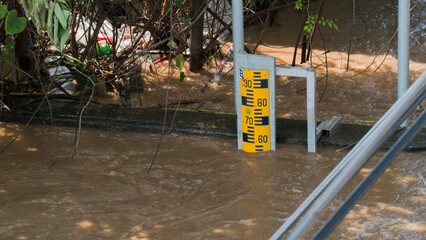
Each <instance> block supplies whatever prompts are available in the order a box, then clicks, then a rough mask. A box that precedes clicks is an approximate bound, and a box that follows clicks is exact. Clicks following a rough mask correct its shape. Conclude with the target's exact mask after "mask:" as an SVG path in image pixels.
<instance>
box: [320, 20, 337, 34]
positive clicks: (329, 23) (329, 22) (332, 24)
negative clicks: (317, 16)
mask: <svg viewBox="0 0 426 240" xmlns="http://www.w3.org/2000/svg"><path fill="white" fill-rule="evenodd" d="M318 24H320V25H321V24H322V25H323V26H325V24H327V26H328V27H330V28H334V29H335V30H336V31H338V30H339V27H337V25H336V24H335V23H334V22H333V20H330V19H324V17H321V20H318Z"/></svg>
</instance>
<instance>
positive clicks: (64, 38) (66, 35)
mask: <svg viewBox="0 0 426 240" xmlns="http://www.w3.org/2000/svg"><path fill="white" fill-rule="evenodd" d="M69 37H70V32H69V31H68V30H67V29H65V31H64V32H63V33H62V35H61V42H60V46H59V47H60V48H59V50H60V51H61V52H62V51H63V50H64V46H65V43H66V42H67V40H68V38H69Z"/></svg>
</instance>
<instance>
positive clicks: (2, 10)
mask: <svg viewBox="0 0 426 240" xmlns="http://www.w3.org/2000/svg"><path fill="white" fill-rule="evenodd" d="M6 11H7V6H6V5H4V4H1V5H0V20H1V19H3V18H4V17H6Z"/></svg>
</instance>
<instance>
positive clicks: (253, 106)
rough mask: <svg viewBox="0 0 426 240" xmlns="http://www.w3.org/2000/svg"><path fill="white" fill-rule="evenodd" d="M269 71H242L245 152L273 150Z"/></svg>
mask: <svg viewBox="0 0 426 240" xmlns="http://www.w3.org/2000/svg"><path fill="white" fill-rule="evenodd" d="M268 82H269V70H267V69H266V70H250V69H240V84H241V120H242V138H243V150H244V151H246V152H264V151H270V150H271V141H270V139H271V136H270V131H271V129H270V114H269V106H270V104H269V86H268V85H269V84H268Z"/></svg>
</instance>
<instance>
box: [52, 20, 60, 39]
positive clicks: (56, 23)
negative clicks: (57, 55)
mask: <svg viewBox="0 0 426 240" xmlns="http://www.w3.org/2000/svg"><path fill="white" fill-rule="evenodd" d="M58 32H59V20H58V18H57V17H56V16H54V17H53V44H55V45H56V44H57V43H58V35H59V34H58Z"/></svg>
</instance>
